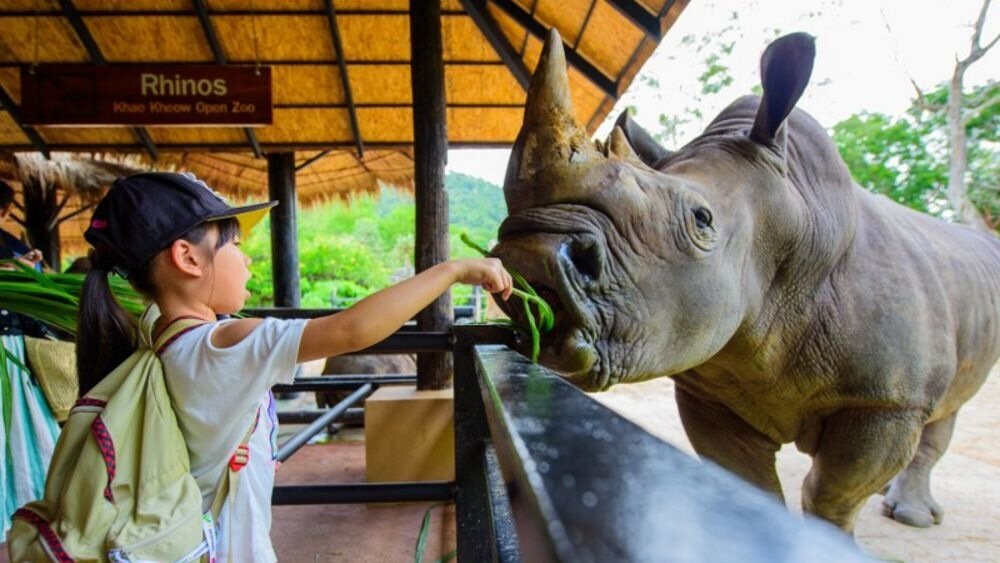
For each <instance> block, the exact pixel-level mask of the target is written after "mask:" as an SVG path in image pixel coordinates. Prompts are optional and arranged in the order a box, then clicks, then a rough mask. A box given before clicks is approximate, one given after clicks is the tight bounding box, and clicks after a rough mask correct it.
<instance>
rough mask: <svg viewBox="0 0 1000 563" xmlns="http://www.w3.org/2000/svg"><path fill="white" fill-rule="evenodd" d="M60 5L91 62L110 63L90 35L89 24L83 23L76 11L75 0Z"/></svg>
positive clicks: (62, 1) (64, 1) (62, 2)
mask: <svg viewBox="0 0 1000 563" xmlns="http://www.w3.org/2000/svg"><path fill="white" fill-rule="evenodd" d="M59 5H60V6H61V7H62V14H63V17H65V18H66V19H67V20H69V24H70V25H71V26H73V30H74V31H76V36H77V37H79V38H80V42H81V43H83V47H84V48H85V49H86V50H87V54H88V55H90V60H91V62H93V63H94V64H95V65H106V64H108V61H107V60H105V59H104V53H102V52H101V48H100V47H98V46H97V42H96V41H94V36H93V35H91V34H90V30H88V29H87V24H85V23H83V18H81V17H80V13H79V12H77V11H76V6H74V5H73V0H59Z"/></svg>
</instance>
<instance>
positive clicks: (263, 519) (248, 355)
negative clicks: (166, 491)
mask: <svg viewBox="0 0 1000 563" xmlns="http://www.w3.org/2000/svg"><path fill="white" fill-rule="evenodd" d="M224 322H231V321H220V322H215V323H209V324H206V325H203V326H199V327H197V328H194V329H192V330H190V331H188V332H186V333H184V334H183V335H181V336H180V337H179V338H178V339H177V340H175V341H174V342H172V343H171V344H170V345H169V346H168V347H167V349H166V350H164V351H163V352H162V353H161V354H160V360H161V361H162V362H163V371H164V373H165V375H166V381H167V389H168V390H169V392H170V396H171V399H172V400H173V403H174V410H175V411H176V413H177V421H178V423H179V424H180V428H181V432H182V433H183V434H184V439H185V440H187V446H188V454H189V455H190V456H191V473H192V474H193V475H194V477H195V480H196V481H197V482H198V486H199V487H200V489H201V495H202V508H203V510H205V511H207V510H209V508H211V504H212V500H213V499H214V496H215V490H216V487H217V486H218V484H219V480H220V479H221V478H222V475H223V472H224V471H225V470H226V468H227V466H228V463H229V459H230V457H231V456H232V454H233V452H234V451H235V450H236V447H237V446H239V444H240V442H241V441H242V440H243V437H244V436H246V433H247V431H248V430H249V429H250V426H251V425H252V424H253V422H254V419H255V418H257V417H258V413H259V418H257V420H258V422H257V426H256V428H255V429H254V432H253V434H252V435H251V437H250V442H249V446H250V458H249V461H248V463H247V465H246V466H245V467H244V468H243V469H242V470H241V471H240V474H239V481H238V484H237V488H236V493H235V495H234V494H233V491H230V492H229V496H228V497H227V499H226V502H225V504H224V505H223V508H222V513H221V514H220V515H219V537H218V549H219V551H218V557H219V561H227V560H228V561H234V562H239V563H243V562H258V561H263V562H273V561H275V560H276V557H275V555H274V549H273V548H272V547H271V537H270V531H271V489H272V488H273V487H274V467H275V462H274V458H275V455H276V454H277V445H276V444H275V441H276V437H277V424H278V419H277V413H276V411H275V403H274V398H273V397H272V396H271V392H270V389H271V386H273V385H275V384H278V383H291V382H292V378H293V377H294V375H295V365H296V362H295V360H296V358H297V357H298V352H299V342H300V340H301V338H302V330H303V329H304V328H305V325H306V320H305V319H294V320H279V319H271V318H268V319H264V321H263V322H262V323H261V324H260V325H259V326H257V327H256V328H255V329H254V330H253V331H252V332H251V333H250V334H248V335H247V336H246V338H244V339H243V340H242V341H241V342H240V343H239V344H236V345H235V346H231V347H229V348H218V347H216V346H213V345H212V342H211V337H212V332H213V331H214V330H215V328H216V327H218V326H219V325H220V324H222V323H224Z"/></svg>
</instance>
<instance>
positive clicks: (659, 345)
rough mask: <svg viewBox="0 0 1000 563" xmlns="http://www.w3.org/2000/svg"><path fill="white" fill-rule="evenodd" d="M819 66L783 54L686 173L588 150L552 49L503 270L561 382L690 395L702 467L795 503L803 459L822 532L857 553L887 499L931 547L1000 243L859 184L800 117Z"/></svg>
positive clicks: (993, 294)
mask: <svg viewBox="0 0 1000 563" xmlns="http://www.w3.org/2000/svg"><path fill="white" fill-rule="evenodd" d="M814 58H815V43H814V40H813V38H812V37H811V36H809V35H807V34H803V33H795V34H791V35H787V36H784V37H782V38H779V39H777V40H775V41H774V42H773V43H771V44H770V45H769V46H768V47H767V49H766V50H765V51H764V54H763V56H762V59H761V77H762V78H761V82H762V86H763V95H762V96H760V97H757V96H745V97H741V98H739V99H737V100H736V101H734V102H733V103H732V104H731V105H729V106H728V107H727V108H726V109H724V110H723V111H722V112H721V113H720V114H719V116H718V117H716V118H715V120H714V121H712V122H711V124H710V125H709V126H708V127H707V129H706V130H705V132H704V133H703V134H702V135H700V136H699V137H697V138H696V139H694V140H693V141H691V142H690V143H689V144H688V145H686V146H684V147H683V148H681V149H680V150H677V151H675V152H669V151H667V150H666V149H664V148H662V147H660V146H659V145H657V144H656V142H655V141H653V139H652V138H651V137H650V136H649V135H648V134H647V133H645V132H643V131H642V130H641V129H640V128H638V127H637V126H636V124H635V123H634V122H632V121H631V120H630V119H629V118H628V117H627V115H626V116H623V118H622V119H619V121H618V122H617V123H618V126H616V127H615V128H614V129H613V131H612V133H611V134H610V136H609V137H608V140H607V141H606V142H603V143H602V142H600V141H592V140H591V139H590V138H589V136H588V135H587V133H586V131H585V130H584V128H583V127H582V126H581V125H580V124H579V122H578V121H577V120H576V118H575V117H574V113H573V109H572V106H571V103H570V96H569V87H568V81H567V76H566V68H565V58H564V54H563V50H562V43H561V40H560V39H559V36H558V34H557V33H552V34H551V35H550V37H549V38H548V40H547V42H546V45H545V47H544V52H543V55H542V57H541V60H540V62H539V64H538V67H537V69H536V71H535V74H534V77H533V79H532V83H531V86H530V88H529V91H528V98H527V102H526V107H525V113H524V122H523V126H522V129H521V131H520V133H519V135H518V137H517V139H516V141H515V144H514V146H513V150H512V153H511V157H510V161H509V163H508V166H507V172H506V178H505V180H504V191H505V196H506V203H507V209H508V216H507V217H506V219H505V220H504V221H503V223H502V224H501V226H500V230H499V243H498V245H497V246H496V247H494V250H493V254H494V255H495V256H497V257H499V258H500V259H501V260H502V261H503V262H504V263H505V264H507V265H508V266H510V267H512V269H515V270H517V271H519V272H520V273H521V274H523V275H524V276H525V277H526V278H527V280H528V281H529V282H530V283H531V284H533V285H534V286H535V287H536V289H538V290H539V291H540V293H541V294H542V295H543V296H545V297H547V298H548V300H549V301H550V303H551V304H552V305H553V307H554V309H555V317H556V322H555V328H554V330H553V331H552V332H550V333H548V334H546V335H545V336H544V337H543V340H542V353H541V357H540V361H541V362H542V363H543V364H545V365H547V366H550V367H552V368H554V369H555V370H557V371H558V372H560V373H561V374H563V375H564V377H566V378H567V379H568V380H569V381H571V382H572V383H574V384H576V385H578V386H580V387H582V388H583V389H585V390H603V389H607V388H608V387H610V386H611V385H614V384H616V383H627V382H637V381H643V380H647V379H650V378H654V377H661V376H671V377H673V379H674V380H675V382H676V400H677V404H678V407H679V412H680V415H681V419H682V423H683V425H684V429H685V431H686V433H687V435H688V437H689V439H690V441H691V444H692V445H693V447H694V449H695V451H696V452H697V453H698V454H699V456H701V457H703V458H707V459H709V460H713V461H715V462H716V463H718V464H720V465H722V466H723V467H725V468H727V469H729V470H730V471H732V472H734V473H736V474H737V475H739V476H741V477H743V478H744V479H745V480H747V481H749V482H750V483H752V484H754V485H757V486H758V487H760V488H763V489H765V490H766V491H769V492H772V493H773V494H774V495H776V496H778V497H779V499H780V498H783V497H782V491H781V485H780V483H779V481H778V476H777V473H776V472H775V452H776V451H777V450H778V449H779V448H780V447H781V445H782V444H786V443H791V442H794V443H795V444H796V446H797V447H798V449H799V450H801V451H802V452H805V453H806V454H809V455H810V456H811V457H812V467H811V470H810V471H809V474H808V476H807V477H806V479H805V481H804V483H803V491H802V493H803V494H802V505H803V508H804V510H805V511H807V512H809V513H812V514H814V515H818V516H820V517H822V518H824V519H826V520H828V521H830V522H832V523H833V524H835V525H837V526H839V527H840V528H842V529H843V530H845V531H846V532H848V533H853V529H854V525H855V521H856V518H857V515H858V512H859V510H860V509H861V507H862V505H863V504H864V503H865V501H866V499H868V497H869V496H870V495H872V494H873V493H876V492H878V491H880V490H884V492H885V494H886V496H885V499H884V512H885V514H886V515H888V516H891V517H892V518H894V519H895V520H898V521H900V522H902V523H905V524H910V525H913V526H929V525H931V523H937V522H940V521H941V518H942V510H941V508H940V506H939V505H938V504H937V503H936V502H935V501H934V499H933V498H932V497H931V493H930V485H929V483H930V472H931V468H932V467H933V466H934V464H935V462H937V460H938V459H939V458H940V457H941V455H942V454H943V453H944V451H945V448H946V447H947V446H948V441H949V439H950V437H951V434H952V429H953V427H954V424H955V415H956V413H957V412H958V410H959V407H961V405H962V404H963V403H965V402H966V401H967V400H968V399H969V398H970V397H972V395H973V394H974V393H975V392H976V391H977V390H978V389H979V387H980V386H981V385H982V383H983V381H984V380H985V378H986V376H987V374H988V373H989V371H990V368H991V366H993V365H994V364H995V363H996V361H997V358H998V355H1000V242H998V240H997V239H996V237H994V236H992V235H991V234H988V233H982V232H978V231H975V230H973V229H970V228H967V227H964V226H960V225H955V224H949V223H946V222H944V221H940V220H937V219H934V218H932V217H929V216H926V215H923V214H920V213H917V212H915V211H912V210H910V209H907V208H905V207H903V206H901V205H898V204H897V203H895V202H893V201H890V200H889V199H888V198H886V197H883V196H879V195H875V194H872V193H870V192H868V191H866V190H864V189H862V188H861V187H860V186H859V185H858V184H857V183H855V182H854V180H853V179H852V178H851V175H850V172H849V171H848V169H847V167H846V165H845V164H844V162H843V160H842V159H841V158H840V156H839V155H838V153H837V150H836V148H835V146H834V143H833V142H832V141H831V140H830V138H829V136H828V134H827V133H826V131H825V130H824V129H823V127H822V126H820V124H819V123H818V122H816V121H815V120H814V119H813V118H812V117H810V116H809V115H808V114H806V113H805V112H804V111H802V110H800V109H796V108H795V105H796V103H797V101H798V99H799V97H800V96H801V95H802V92H803V91H804V89H805V87H806V84H807V82H808V80H809V76H810V74H811V72H812V66H813V61H814ZM512 301H513V300H512ZM513 305H519V304H518V303H514V304H513ZM504 306H505V307H506V308H507V309H508V312H509V313H510V314H511V315H512V316H514V317H518V316H520V315H521V313H520V310H519V307H517V306H512V305H511V304H510V303H508V304H505V305H504ZM890 482H891V485H890V486H889V487H888V489H884V488H885V487H886V486H887V484H889V483H890Z"/></svg>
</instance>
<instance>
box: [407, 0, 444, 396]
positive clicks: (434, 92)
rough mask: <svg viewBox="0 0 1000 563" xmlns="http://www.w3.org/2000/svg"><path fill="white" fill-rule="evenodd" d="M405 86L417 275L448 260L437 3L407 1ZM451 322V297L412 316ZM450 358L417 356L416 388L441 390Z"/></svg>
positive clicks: (437, 324) (435, 323)
mask: <svg viewBox="0 0 1000 563" xmlns="http://www.w3.org/2000/svg"><path fill="white" fill-rule="evenodd" d="M410 53H411V56H410V84H411V88H412V91H413V153H414V157H415V158H414V160H415V162H414V179H415V182H416V192H417V193H416V204H417V205H416V207H417V233H416V252H415V253H416V256H415V259H416V264H415V266H416V271H418V272H419V271H421V270H425V269H427V268H429V267H431V266H433V265H435V264H437V263H439V262H443V261H445V260H447V259H448V254H449V252H448V250H449V249H448V194H447V192H445V190H444V165H445V162H446V160H447V156H448V128H447V125H446V123H445V99H444V61H443V58H442V49H441V3H440V1H439V0H421V1H412V2H410ZM453 320H454V313H453V311H452V307H451V293H450V292H449V293H445V294H444V295H443V296H441V297H440V298H439V299H438V300H437V301H435V302H434V303H433V304H431V305H430V306H429V307H427V308H426V309H424V310H423V311H421V312H420V314H418V315H417V325H418V327H419V328H420V330H449V329H450V328H451V325H452V322H453ZM451 372H452V359H451V355H450V354H445V353H437V354H419V355H418V356H417V389H419V390H432V389H445V388H448V387H449V386H450V384H451Z"/></svg>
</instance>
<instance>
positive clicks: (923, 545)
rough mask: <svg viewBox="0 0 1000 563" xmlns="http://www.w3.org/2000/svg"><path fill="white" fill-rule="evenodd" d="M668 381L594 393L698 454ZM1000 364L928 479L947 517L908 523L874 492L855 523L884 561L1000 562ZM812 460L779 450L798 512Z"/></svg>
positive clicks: (861, 539)
mask: <svg viewBox="0 0 1000 563" xmlns="http://www.w3.org/2000/svg"><path fill="white" fill-rule="evenodd" d="M673 393H674V385H673V382H672V381H671V380H669V379H666V378H662V379H658V380H653V381H648V382H645V383H638V384H633V385H619V386H617V387H614V388H612V389H611V390H610V391H608V392H605V393H596V394H594V395H593V397H594V398H595V399H598V400H599V401H601V402H602V403H604V404H606V405H608V406H610V407H612V408H614V409H615V410H616V411H618V412H620V413H621V414H622V415H623V416H626V417H627V418H629V419H631V420H633V421H634V422H636V423H637V424H639V425H640V426H642V427H643V428H645V429H647V430H648V431H649V432H651V433H653V434H655V435H657V436H659V437H661V438H663V439H664V440H666V441H668V442H670V443H671V444H674V445H675V446H677V447H679V448H681V449H683V450H685V451H688V452H691V453H693V450H692V449H691V445H690V443H689V442H688V440H687V438H686V437H685V435H684V430H683V428H682V426H681V423H680V417H679V416H678V414H677V406H676V404H675V403H674V399H673ZM998 430H1000V365H998V366H997V367H996V368H994V370H993V373H992V374H991V375H990V378H989V379H988V380H987V381H986V384H985V385H984V386H983V388H982V389H980V391H979V393H977V394H976V396H975V397H973V398H972V400H971V401H969V402H968V403H967V404H966V405H965V406H964V407H963V408H962V410H961V411H960V412H959V415H958V422H957V423H956V427H955V435H954V437H953V438H952V441H951V445H950V446H949V448H948V452H947V453H946V454H945V455H944V457H943V458H942V459H941V461H940V462H938V465H937V467H936V468H935V469H934V473H933V475H932V478H931V492H932V494H933V495H934V498H935V499H936V500H937V501H938V503H939V504H941V506H942V507H944V510H945V517H944V521H943V522H942V523H941V524H940V525H937V526H933V527H931V528H924V529H918V528H911V527H909V526H904V525H902V524H899V523H897V522H895V521H894V520H891V519H889V518H886V517H884V516H882V513H881V503H882V497H881V496H878V495H876V496H873V497H872V498H871V499H869V501H868V503H867V504H866V505H865V507H864V509H863V511H862V514H861V516H860V518H859V520H858V525H857V529H856V537H857V541H858V544H859V545H860V546H861V547H862V549H864V550H865V551H866V552H868V553H869V554H871V555H874V556H876V557H879V558H884V559H889V560H898V561H906V562H908V563H922V562H928V563H929V562H934V563H939V562H956V563H957V562H963V563H967V562H973V561H984V562H985V561H994V562H995V561H1000V440H998V438H997V431H998ZM809 463H810V459H809V457H808V456H806V455H805V454H802V453H799V452H798V450H796V449H795V447H794V446H793V445H789V446H785V447H784V448H783V449H782V450H781V452H780V453H779V454H778V473H779V475H780V478H781V483H782V488H783V489H784V491H785V498H786V499H787V502H788V505H789V506H790V507H791V508H792V509H793V510H796V511H799V503H800V491H799V489H800V486H801V483H802V480H803V479H804V478H805V476H806V473H807V472H808V471H809Z"/></svg>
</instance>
